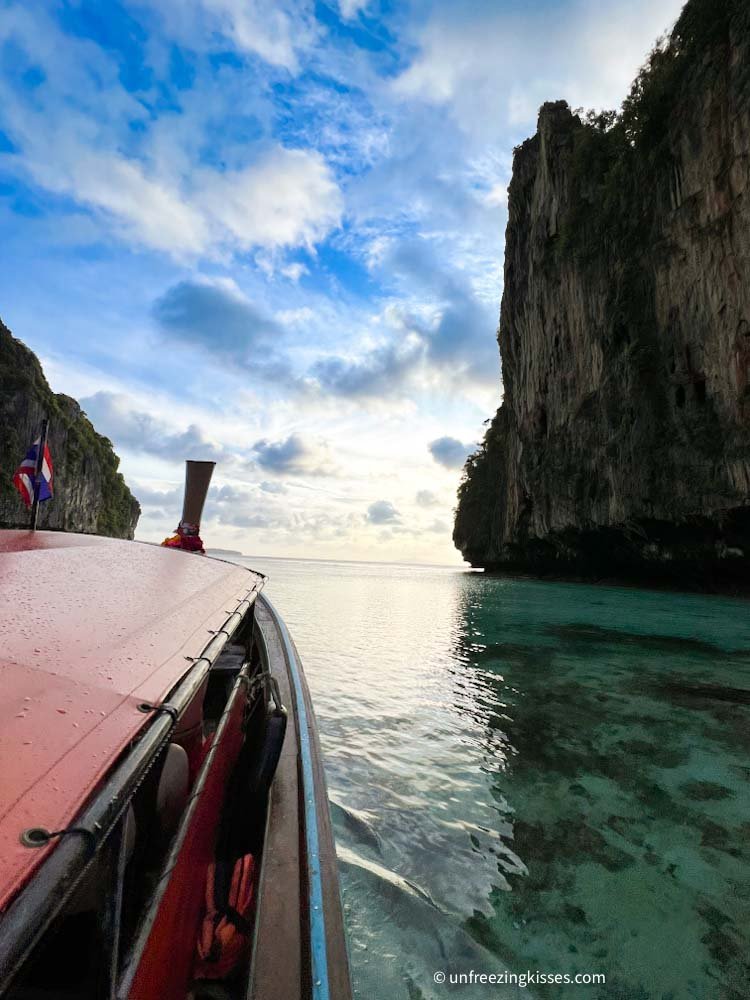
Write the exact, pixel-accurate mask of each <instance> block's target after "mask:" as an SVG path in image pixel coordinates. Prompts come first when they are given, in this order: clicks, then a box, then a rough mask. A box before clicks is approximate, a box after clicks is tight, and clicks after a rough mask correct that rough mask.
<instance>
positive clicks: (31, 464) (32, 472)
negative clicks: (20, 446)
mask: <svg viewBox="0 0 750 1000" xmlns="http://www.w3.org/2000/svg"><path fill="white" fill-rule="evenodd" d="M38 455H39V438H37V439H36V441H35V442H34V443H33V444H32V446H31V447H30V448H29V450H28V451H27V452H26V458H24V460H23V462H21V464H20V465H19V466H18V468H17V469H16V474H15V475H14V476H13V485H14V486H15V487H16V489H17V490H18V492H19V493H20V494H21V497H22V499H23V502H24V503H25V504H26V506H27V507H30V506H31V503H32V501H33V499H34V479H35V477H36V462H37V456H38ZM52 476H53V472H52V456H51V455H50V452H49V448H48V447H47V445H46V444H45V446H44V457H43V459H42V474H41V476H40V477H39V499H40V500H49V499H50V497H51V496H52Z"/></svg>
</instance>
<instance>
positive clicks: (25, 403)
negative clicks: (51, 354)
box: [0, 322, 141, 538]
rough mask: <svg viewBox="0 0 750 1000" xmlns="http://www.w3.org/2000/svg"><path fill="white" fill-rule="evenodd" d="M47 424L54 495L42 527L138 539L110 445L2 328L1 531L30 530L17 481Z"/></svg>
mask: <svg viewBox="0 0 750 1000" xmlns="http://www.w3.org/2000/svg"><path fill="white" fill-rule="evenodd" d="M45 416H47V417H49V421H50V427H49V439H48V440H49V446H50V451H51V453H52V460H53V463H54V468H55V484H54V486H55V495H54V498H53V499H52V500H49V501H47V502H46V503H43V504H40V507H39V521H38V526H39V527H40V528H55V529H59V530H62V531H81V532H85V533H90V534H98V535H111V536H113V537H116V538H132V537H133V533H134V532H135V527H136V524H137V523H138V517H139V515H140V512H141V508H140V506H139V504H138V501H137V500H136V499H135V497H133V495H132V494H131V492H130V490H129V489H128V488H127V486H126V485H125V480H124V479H123V478H122V475H121V474H120V473H119V472H118V471H117V466H118V465H119V459H118V457H117V455H115V453H114V451H113V450H112V445H111V443H110V441H109V440H108V439H107V438H105V437H102V436H101V435H100V434H97V433H96V431H95V430H94V428H93V427H92V425H91V422H90V421H89V420H88V418H87V417H86V414H85V413H83V411H82V410H81V408H80V406H79V405H78V403H77V402H76V401H75V400H74V399H71V398H70V396H63V395H61V394H57V395H56V394H55V393H53V392H52V390H51V389H50V387H49V385H48V384H47V380H46V378H45V377H44V372H43V371H42V367H41V365H40V364H39V361H38V360H37V358H36V356H35V355H34V354H33V353H32V352H31V351H30V350H29V349H28V347H26V346H25V345H24V344H22V343H21V342H20V341H19V340H16V339H15V338H14V337H13V336H12V335H11V333H10V331H9V330H8V329H7V327H6V326H4V325H3V324H2V322H0V527H6V528H8V527H26V525H27V524H28V514H27V512H26V508H25V507H24V505H23V503H22V501H21V499H20V497H19V495H18V493H17V492H16V490H15V488H14V487H13V482H12V479H13V473H14V472H15V470H16V468H17V467H18V465H19V463H20V462H21V460H22V459H23V457H24V455H25V454H26V451H27V449H28V448H29V446H30V445H31V443H32V442H33V441H34V439H35V438H36V437H37V436H38V434H39V429H40V426H41V422H42V419H43V417H45Z"/></svg>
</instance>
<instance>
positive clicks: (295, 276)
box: [281, 261, 310, 285]
mask: <svg viewBox="0 0 750 1000" xmlns="http://www.w3.org/2000/svg"><path fill="white" fill-rule="evenodd" d="M281 273H282V274H283V275H284V277H285V278H289V280H290V281H291V282H292V283H293V284H295V285H296V284H297V282H298V281H299V279H300V278H301V277H302V276H303V275H305V274H309V273H310V269H309V268H307V267H305V265H304V264H300V263H299V261H295V262H294V263H292V264H288V265H287V266H286V267H282V269H281Z"/></svg>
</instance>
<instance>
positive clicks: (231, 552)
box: [206, 547, 244, 557]
mask: <svg viewBox="0 0 750 1000" xmlns="http://www.w3.org/2000/svg"><path fill="white" fill-rule="evenodd" d="M206 553H207V554H208V555H210V556H240V557H242V556H243V555H244V553H242V552H238V551H237V550H236V549H215V548H212V547H211V548H207V549H206Z"/></svg>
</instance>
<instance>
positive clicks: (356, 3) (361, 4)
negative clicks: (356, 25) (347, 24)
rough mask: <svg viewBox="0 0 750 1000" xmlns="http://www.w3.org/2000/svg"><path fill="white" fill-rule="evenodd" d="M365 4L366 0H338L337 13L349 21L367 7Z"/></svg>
mask: <svg viewBox="0 0 750 1000" xmlns="http://www.w3.org/2000/svg"><path fill="white" fill-rule="evenodd" d="M367 4H368V0H339V13H340V14H341V16H342V17H343V19H344V20H345V21H351V20H353V19H354V18H355V17H356V16H357V15H358V14H359V12H360V11H363V10H364V9H365V8H366V7H367Z"/></svg>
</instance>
